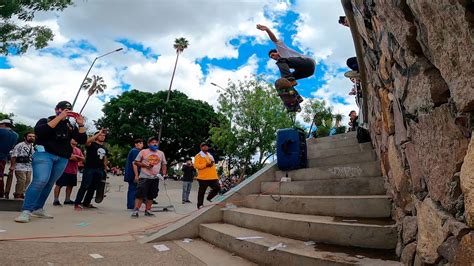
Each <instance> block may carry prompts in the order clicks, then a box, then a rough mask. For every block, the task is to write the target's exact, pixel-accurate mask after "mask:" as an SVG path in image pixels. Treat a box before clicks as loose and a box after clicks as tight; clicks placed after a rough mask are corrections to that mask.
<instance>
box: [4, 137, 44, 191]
mask: <svg viewBox="0 0 474 266" xmlns="http://www.w3.org/2000/svg"><path fill="white" fill-rule="evenodd" d="M35 139H36V137H35V133H33V132H27V133H25V135H24V141H22V142H20V143H18V144H17V145H16V146H15V148H13V150H12V158H11V161H10V173H11V174H13V172H15V176H16V186H15V193H13V198H15V199H18V198H20V199H24V198H25V190H26V188H27V187H28V185H29V184H30V182H31V174H32V172H33V167H32V166H31V160H32V158H33V154H34V153H35V150H34V145H35ZM8 183H9V184H8ZM7 184H8V185H7V189H8V191H7V189H5V198H6V197H7V196H8V194H9V193H10V187H9V185H11V181H7Z"/></svg>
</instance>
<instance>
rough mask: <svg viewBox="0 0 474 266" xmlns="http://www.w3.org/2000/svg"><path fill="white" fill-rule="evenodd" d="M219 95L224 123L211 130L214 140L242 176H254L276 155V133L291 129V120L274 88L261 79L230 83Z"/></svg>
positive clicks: (220, 110) (254, 78)
mask: <svg viewBox="0 0 474 266" xmlns="http://www.w3.org/2000/svg"><path fill="white" fill-rule="evenodd" d="M219 93H220V95H219V98H218V103H219V108H218V109H219V112H220V113H221V114H220V116H221V118H220V119H221V121H222V123H221V124H220V125H219V126H217V127H213V128H212V129H211V134H212V136H211V140H212V141H213V143H215V144H216V145H217V146H218V147H219V148H220V149H221V150H222V151H223V152H224V153H225V154H226V155H227V157H228V160H230V161H232V160H233V161H234V162H235V164H237V165H236V166H237V167H239V168H240V169H241V173H242V172H246V173H247V174H251V173H252V172H254V171H257V170H258V169H260V168H261V167H262V166H263V165H264V164H265V162H266V161H267V160H268V158H270V157H271V156H272V155H274V153H275V151H276V149H275V140H276V131H277V129H280V128H286V127H289V126H291V125H292V121H291V118H290V116H289V115H288V113H287V112H286V109H285V108H284V106H283V105H282V103H281V100H280V98H279V97H278V95H277V94H276V92H275V89H274V88H273V86H272V85H271V84H269V83H267V82H265V81H263V80H262V79H261V78H259V77H253V78H250V79H247V80H244V81H239V82H238V83H234V82H231V81H229V83H228V86H227V87H226V88H223V90H222V91H220V92H219ZM255 158H256V160H255V161H256V162H255V167H253V166H252V160H253V159H255ZM231 166H232V164H231ZM247 170H249V171H250V172H249V171H247Z"/></svg>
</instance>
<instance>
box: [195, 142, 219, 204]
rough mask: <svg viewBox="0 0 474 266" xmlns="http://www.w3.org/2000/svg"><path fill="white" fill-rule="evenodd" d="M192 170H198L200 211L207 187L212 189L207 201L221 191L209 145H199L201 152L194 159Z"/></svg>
mask: <svg viewBox="0 0 474 266" xmlns="http://www.w3.org/2000/svg"><path fill="white" fill-rule="evenodd" d="M194 168H196V169H197V170H198V176H197V180H198V182H199V191H198V199H197V201H198V202H197V207H198V209H200V208H202V206H203V202H204V194H205V193H206V190H207V187H211V189H212V190H211V192H210V193H209V195H207V200H208V201H212V199H213V198H214V197H215V196H216V195H217V194H218V193H219V191H220V190H221V185H220V184H219V177H218V175H217V169H216V163H215V160H214V157H213V156H212V155H211V154H210V153H209V145H208V144H207V143H204V142H203V143H201V152H199V153H198V154H197V155H196V156H195V157H194Z"/></svg>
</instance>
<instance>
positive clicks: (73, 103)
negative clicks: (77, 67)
mask: <svg viewBox="0 0 474 266" xmlns="http://www.w3.org/2000/svg"><path fill="white" fill-rule="evenodd" d="M122 50H123V48H118V49H115V50H113V51H111V52H108V53H106V54H103V55H101V56H98V57H96V58H95V59H94V61H92V64H91V66H90V67H89V70H87V73H86V76H85V77H84V79H83V80H82V83H81V85H80V86H79V89H78V90H77V93H76V97H75V98H74V101H73V102H72V107H73V108H74V105H75V104H76V101H77V97H79V93H80V92H81V89H82V85H84V82H86V79H87V76H88V75H89V72H91V69H92V67H93V66H94V64H95V61H97V59H99V58H102V57H104V56H107V55H109V54H112V53H115V52H119V51H122Z"/></svg>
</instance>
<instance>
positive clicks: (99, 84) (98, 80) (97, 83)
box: [79, 75, 107, 113]
mask: <svg viewBox="0 0 474 266" xmlns="http://www.w3.org/2000/svg"><path fill="white" fill-rule="evenodd" d="M82 89H83V90H87V95H88V96H87V100H86V102H85V103H84V105H83V106H82V108H81V111H80V112H79V113H82V110H84V107H86V104H87V102H88V101H89V98H90V97H91V96H92V95H94V93H96V94H99V93H103V92H104V90H105V89H107V85H105V82H104V78H102V77H100V76H96V75H93V76H92V78H87V79H86V81H85V82H84V84H83V85H82Z"/></svg>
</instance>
